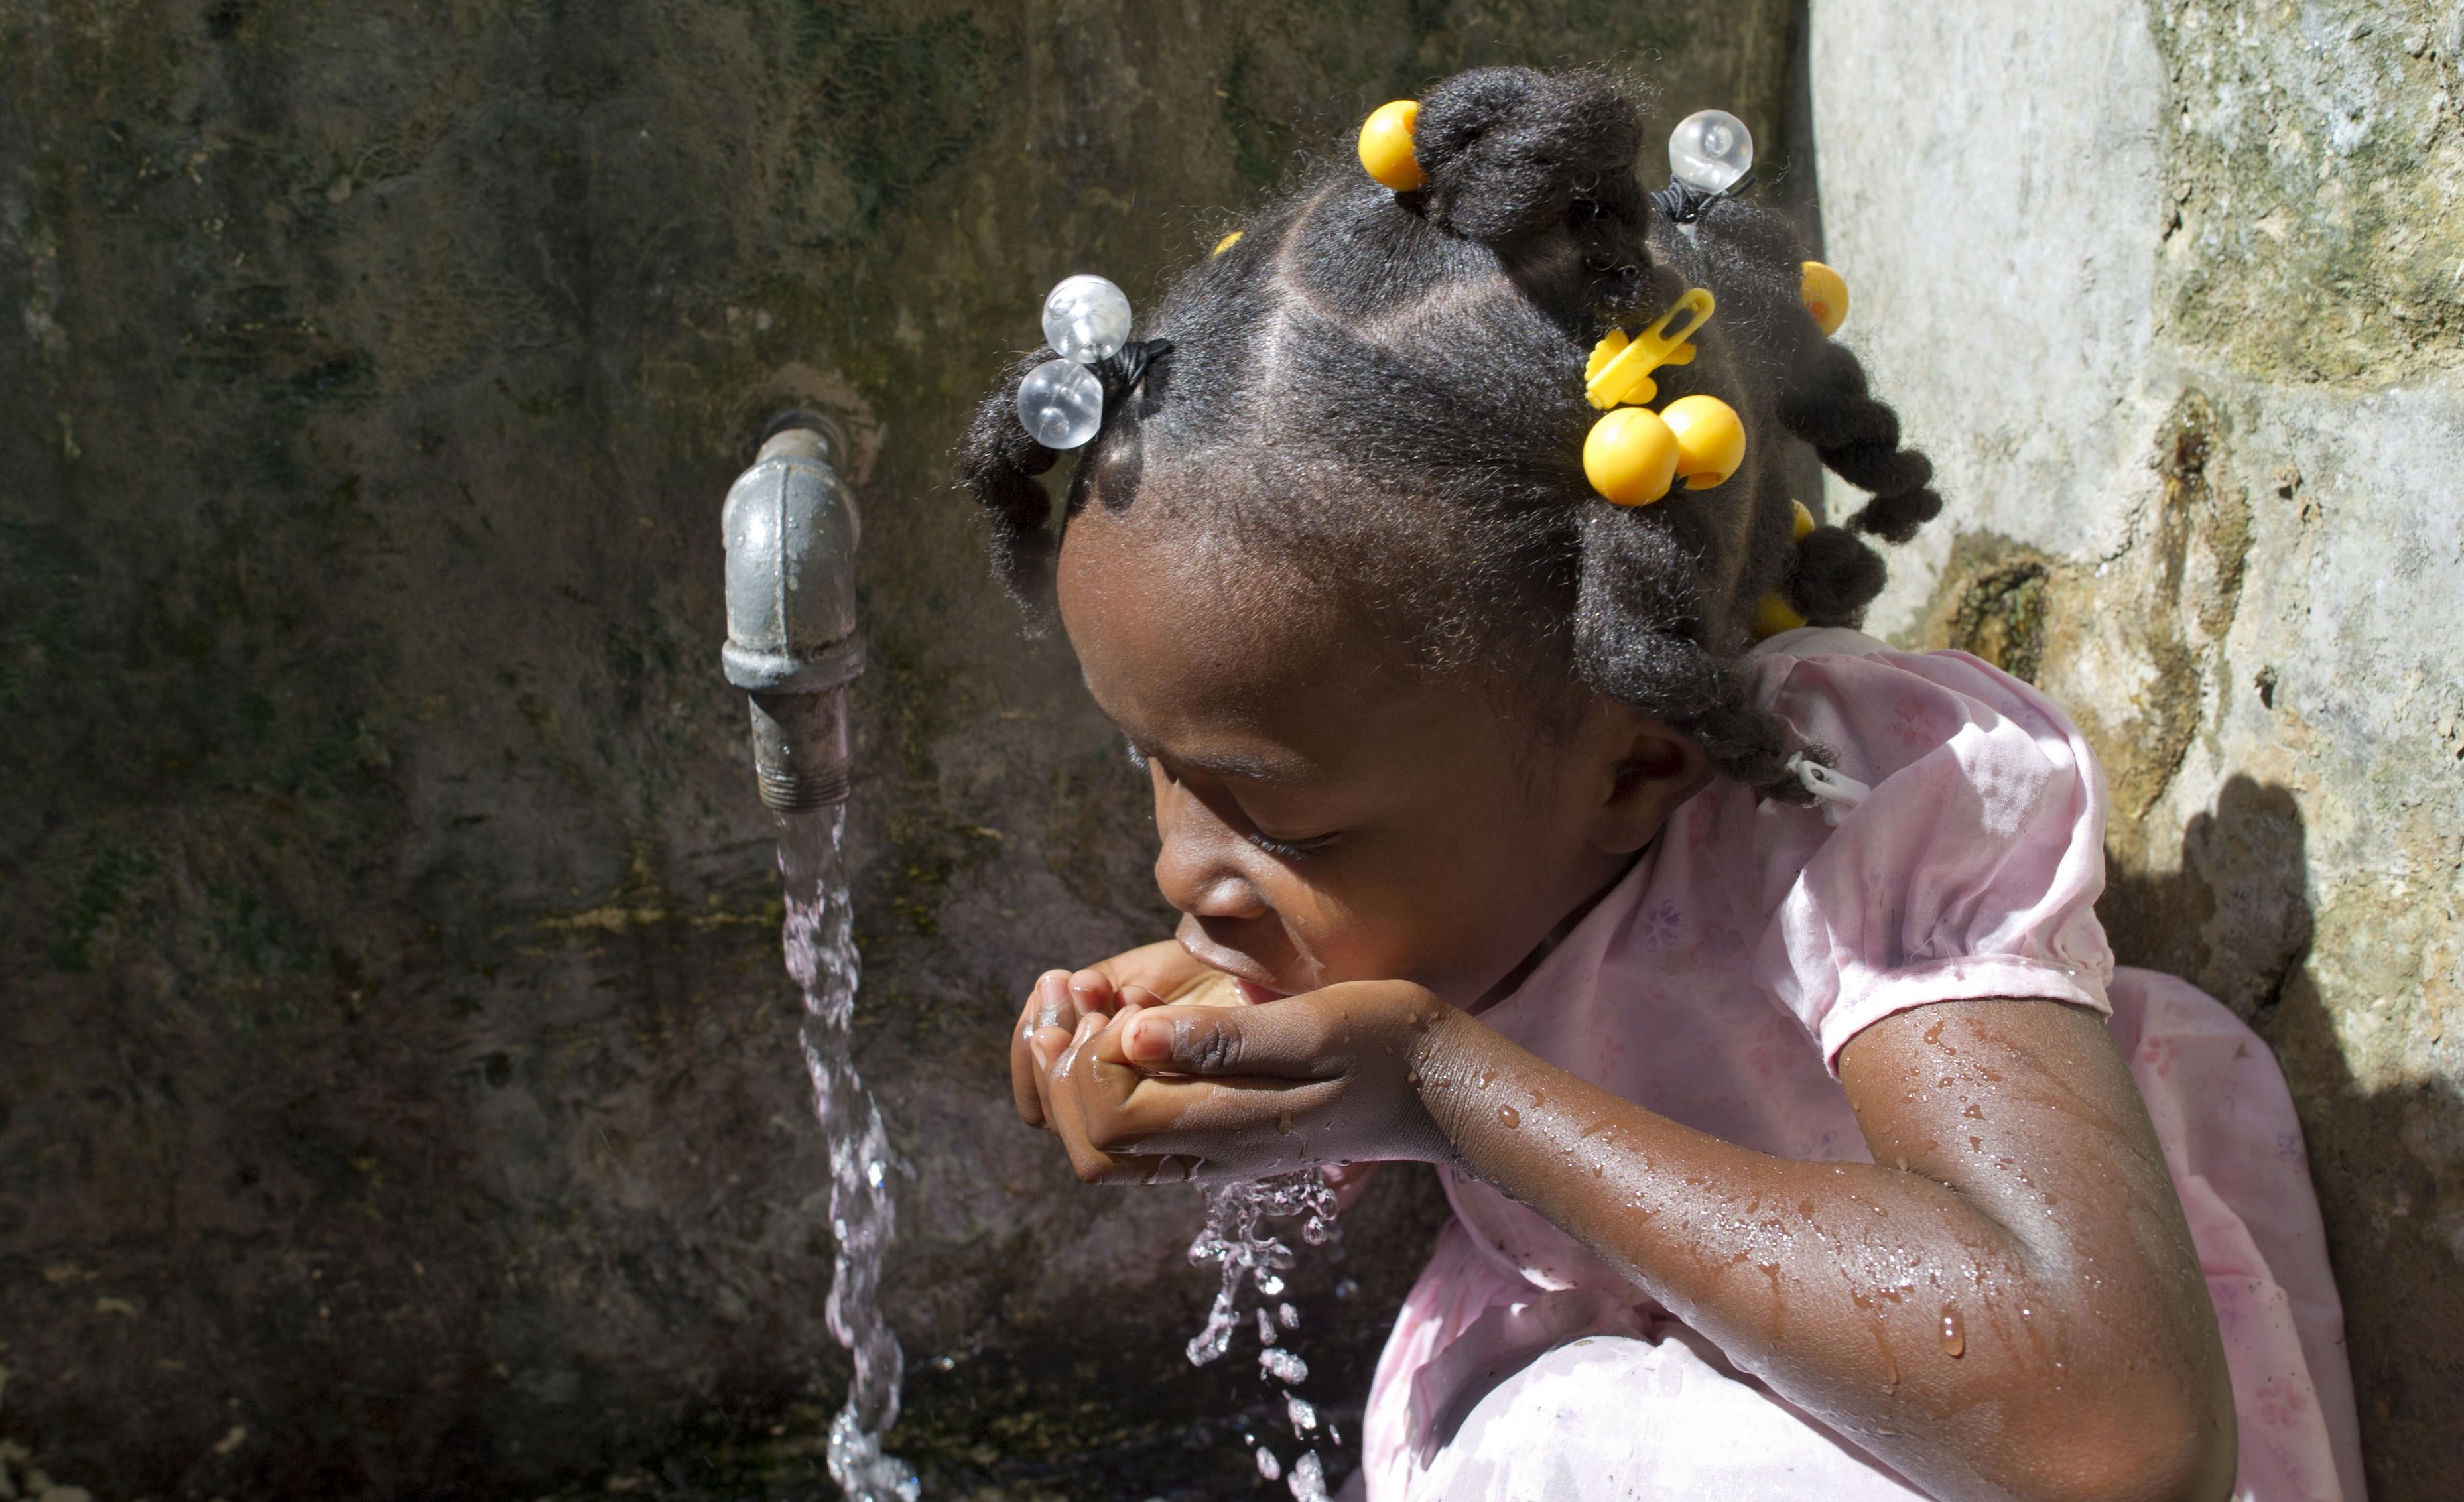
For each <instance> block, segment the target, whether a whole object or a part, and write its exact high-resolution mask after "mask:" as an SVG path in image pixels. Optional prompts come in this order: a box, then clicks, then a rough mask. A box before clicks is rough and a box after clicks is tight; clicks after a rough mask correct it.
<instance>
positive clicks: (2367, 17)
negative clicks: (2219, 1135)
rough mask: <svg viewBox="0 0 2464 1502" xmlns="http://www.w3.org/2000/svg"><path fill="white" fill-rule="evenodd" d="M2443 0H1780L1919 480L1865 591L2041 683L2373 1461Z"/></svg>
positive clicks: (2439, 608) (2388, 1234)
mask: <svg viewBox="0 0 2464 1502" xmlns="http://www.w3.org/2000/svg"><path fill="white" fill-rule="evenodd" d="M2459 25H2464V8H2459V7H2456V6H2453V5H2448V4H2441V5H2436V6H2431V5H2426V4H2395V5H2376V4H2372V5H2365V4H2340V3H2321V0H2311V3H2300V4H2295V3H2276V0H2253V3H2248V4H2236V3H2221V4H2219V3H2156V4H2144V5H2143V4H2141V3H2139V0H2096V3H2093V4H2087V5H2082V6H2079V7H2075V8H2073V10H2072V11H2068V12H2065V14H2064V15H2063V17H2062V21H2061V24H2060V25H2059V26H2046V25H2042V24H2039V21H2038V20H2037V19H2036V18H2032V17H2029V16H2026V15H2024V14H2022V13H2021V12H2019V11H2006V10H2003V9H2001V8H1994V7H1975V6H1964V5H1957V4H1952V3H1948V0H1943V3H1927V4H1917V5H1905V6H1896V7H1891V8H1887V9H1885V8H1883V7H1880V6H1876V5H1871V4H1864V3H1859V0H1816V3H1815V6H1814V8H1813V12H1812V27H1811V33H1810V34H1811V46H1812V58H1813V72H1814V93H1815V136H1816V141H1817V144H1818V147H1819V161H1820V169H1821V179H1822V200H1823V223H1824V229H1825V233H1826V235H1827V237H1828V240H1827V244H1828V248H1829V250H1830V258H1831V259H1833V260H1834V261H1835V262H1836V263H1837V264H1838V265H1839V266H1840V267H1841V268H1842V269H1843V270H1844V271H1845V272H1846V273H1847V276H1848V278H1849V281H1850V284H1851V286H1852V288H1853V289H1854V290H1855V292H1856V294H1857V296H1858V299H1859V301H1858V308H1857V313H1856V315H1855V316H1854V319H1853V321H1852V324H1851V326H1850V329H1849V331H1848V337H1849V339H1850V342H1851V343H1852V344H1854V345H1856V346H1857V347H1858V349H1859V352H1860V353H1861V354H1863V355H1864V357H1865V359H1866V360H1867V363H1868V366H1869V368H1870V369H1871V370H1872V372H1873V375H1874V380H1875V384H1876V387H1877V389H1878V391H1879V392H1880V393H1881V395H1883V396H1884V397H1885V398H1887V399H1889V400H1891V401H1893V402H1894V403H1897V404H1898V405H1899V406H1900V409H1901V412H1902V414H1903V418H1904V419H1905V421H1906V425H1907V428H1908V431H1909V434H1910V436H1911V438H1912V440H1913V441H1915V442H1916V443H1918V444H1919V445H1920V446H1924V447H1925V448H1926V449H1927V450H1928V451H1930V452H1931V453H1932V454H1933V455H1934V457H1935V459H1936V460H1937V462H1938V465H1939V467H1940V470H1941V475H1940V488H1941V490H1943V493H1944V495H1945V497H1946V500H1947V509H1946V512H1945V513H1944V515H1943V517H1942V519H1941V520H1940V521H1939V522H1938V523H1936V524H1935V526H1934V527H1933V528H1932V529H1930V530H1929V535H1927V536H1925V538H1923V539H1921V540H1920V542H1919V543H1918V544H1917V545H1915V546H1913V547H1911V548H1908V549H1905V550H1902V552H1901V553H1900V554H1899V555H1898V556H1897V557H1896V558H1895V560H1894V571H1895V577H1894V580H1893V583H1892V586H1891V589H1890V590H1889V592H1888V593H1887V594H1886V595H1885V597H1884V599H1883V600H1882V601H1881V603H1880V604H1879V605H1878V607H1877V610H1876V613H1875V617H1874V622H1875V624H1876V626H1877V627H1878V628H1879V629H1881V630H1882V631H1884V632H1885V633H1887V634H1889V635H1891V636H1893V637H1894V638H1896V639H1897V640H1899V641H1901V642H1905V643H1907V644H1911V645H1926V646H1935V645H1953V646H1960V647H1965V648H1967V649H1969V650H1971V651H1975V652H1977V653H1978V654H1979V655H1981V656H1984V657H1986V658H1988V659H1989V660H1991V661H1993V662H1996V663H1998V664H2002V665H2004V666H2005V667H2007V668H2010V669H2011V670H2013V671H2014V672H2018V673H2020V674H2021V675H2022V676H2026V677H2029V678H2031V679H2033V680H2034V681H2035V682H2037V683H2039V684H2042V685H2044V686H2047V687H2048V688H2049V689H2051V690H2053V691H2054V693H2055V694H2056V695H2057V697H2058V698H2060V699H2061V700H2063V701H2064V702H2065V703H2066V704H2067V705H2068V706H2069V707H2071V709H2072V711H2073V713H2074V714H2075V716H2076V717H2077V718H2078V720H2079V723H2080V726H2081V728H2082V729H2083V730H2085V731H2086V733H2087V734H2088V737H2089V739H2090V740H2091V742H2092V743H2093V744H2094V745H2095V747H2096V749H2097V751H2098V754H2099V757H2100V759H2101V762H2102V764H2103V767H2104V771H2105V773H2106V777H2107V781H2108V784H2109V786H2110V788H2111V790H2112V793H2113V817H2112V822H2111V825H2110V827H2109V829H2108V832H2107V846H2106V857H2107V863H2108V875H2109V889H2108V893H2107V896H2106V899H2105V901H2104V902H2103V903H2101V905H2100V909H2099V910H2100V913H2101V915H2102V916H2103V918H2104V920H2105V924H2106V926H2107V929H2108V930H2109V932H2110V933H2111V934H2112V936H2113V939H2114V942H2115V947H2116V949H2117V951H2118V952H2119V953H2120V954H2121V956H2122V957H2123V959H2124V960H2126V961H2130V962H2133V963H2139V964H2145V965H2152V966H2156V967H2159V968H2162V969H2169V970H2172V971H2174V972H2175V973H2179V974H2182V975H2185V976H2187V977H2189V979H2191V980H2193V981H2196V982H2197V983H2199V984H2200V985H2202V986H2204V987H2206V988H2207V989H2208V990H2211V991H2212V992H2213V993H2215V994H2216V995H2218V996H2219V997H2221V998H2222V999H2224V1000H2225V1001H2226V1002H2227V1003H2228V1004H2229V1005H2231V1006H2232V1007H2233V1009H2234V1011H2235V1012H2238V1013H2239V1014H2241V1015H2242V1016H2243V1017H2245V1018H2247V1019H2249V1020H2250V1021H2252V1022H2253V1024H2254V1025H2255V1027H2256V1028H2257V1030H2258V1032H2259V1034H2260V1035H2261V1036H2262V1037H2264V1038H2265V1039H2266V1040H2267V1041H2268V1042H2269V1043H2270V1044H2271V1045H2272V1046H2273V1047H2274V1048H2275V1049H2276V1050H2277V1056H2278V1057H2279V1059H2280V1060H2281V1061H2282V1063H2283V1066H2284V1070H2285V1074H2286V1078H2287V1079H2288V1081H2289V1083H2290V1084H2291V1085H2292V1088H2293V1091H2294V1094H2295V1097H2296V1099H2297V1103H2298V1104H2299V1109H2300V1111H2301V1115H2302V1121H2303V1126H2304V1129H2305V1132H2306V1135H2307V1149H2308V1152H2309V1154H2310V1162H2311V1166H2312V1176H2313V1180H2314V1182H2315V1183H2316V1184H2317V1186H2318V1188H2319V1193H2320V1201H2321V1208H2322V1210H2323V1212H2324V1214H2325V1216H2326V1220H2327V1230H2328V1238H2329V1244H2330V1250H2331V1252H2332V1253H2333V1255H2334V1257H2335V1260H2336V1267H2337V1271H2338V1276H2339V1280H2340V1283H2341V1285H2342V1288H2343V1295H2344V1300H2345V1308H2346V1315H2347V1324H2348V1332H2349V1343H2350V1350H2351V1357H2352V1369H2353V1374H2354V1377H2355V1380H2356V1382H2357V1384H2358V1388H2359V1400H2360V1402H2359V1406H2360V1416H2361V1419H2362V1423H2363V1430H2364V1445H2365V1452H2366V1460H2367V1470H2368V1476H2369V1485H2370V1490H2371V1493H2372V1494H2373V1495H2375V1496H2379V1497H2383V1498H2386V1497H2394V1498H2409V1497H2420V1498H2429V1497H2433V1496H2445V1495H2447V1494H2449V1492H2451V1491H2453V1478H2454V1476H2455V1475H2456V1474H2457V1473H2458V1471H2459V1469H2464V1435H2459V1431H2458V1430H2457V1429H2456V1428H2455V1426H2454V1425H2453V1414H2454V1413H2455V1412H2456V1411H2457V1409H2458V1407H2459V1405H2464V1360H2459V1358H2458V1357H2457V1355H2456V1341H2455V1339H2454V1337H2455V1334H2456V1332H2457V1331H2458V1330H2464V1294H2459V1292H2458V1291H2459V1289H2464V1039H2458V1038H2457V1037H2455V1036H2453V1034H2451V1031H2450V1030H2449V1028H2448V1026H2447V1024H2448V1022H2449V1020H2450V1019H2451V1017H2452V1016H2453V1014H2454V1013H2455V1012H2456V1009H2457V1007H2458V1005H2459V1001H2464V938H2459V935H2464V923H2459V913H2458V908H2459V905H2464V684H2459V678H2464V674H2459V671H2458V664H2464V625H2459V621H2464V521H2459V518H2458V513H2457V510H2456V508H2455V506H2454V504H2453V497H2454V495H2455V494H2457V493H2458V492H2459V490H2464V369H2459V367H2464V359H2459V355H2464V322H2459V316H2464V239H2459V231H2458V229H2457V224H2458V220H2457V219H2456V216H2455V215H2454V214H2453V212H2451V210H2450V205H2451V203H2452V201H2453V196H2454V193H2455V191H2456V186H2457V183H2458V175H2457V173H2458V164H2459V163H2464V145H2459V143H2458V117H2457V102H2456V100H2457V95H2456V90H2455V80H2456V76H2457V67H2458V59H2459V58H2464V31H2459ZM1884 78H1888V79H1889V80H1890V81H1891V84H1892V87H1889V88H1882V87H1880V86H1878V80H1881V79H1884ZM1912 141H1914V142H1917V143H1918V145H1919V149H1917V150H1915V151H1911V150H1910V149H1909V145H1910V142H1912ZM1834 501H1835V503H1850V502H1852V501H1853V498H1852V497H1850V496H1847V495H1845V494H1840V495H1836V496H1835V497H1834Z"/></svg>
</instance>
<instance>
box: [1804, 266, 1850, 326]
mask: <svg viewBox="0 0 2464 1502" xmlns="http://www.w3.org/2000/svg"><path fill="white" fill-rule="evenodd" d="M1796 295H1797V297H1798V298H1799V299H1800V300H1802V301H1803V302H1804V304H1805V311H1806V312H1808V313H1810V314H1812V315H1814V321H1815V326H1816V327H1818V328H1820V329H1821V330H1822V334H1823V337H1826V338H1828V337H1831V336H1832V335H1834V334H1837V333H1838V332H1839V325H1841V324H1843V323H1845V322H1847V321H1848V281H1847V278H1846V277H1843V276H1841V275H1840V274H1839V273H1838V272H1835V271H1833V270H1832V269H1831V268H1830V267H1828V266H1825V265H1823V264H1822V263H1821V262H1820V261H1808V262H1806V263H1805V276H1804V279H1803V280H1802V281H1800V282H1798V283H1797V286H1796Z"/></svg>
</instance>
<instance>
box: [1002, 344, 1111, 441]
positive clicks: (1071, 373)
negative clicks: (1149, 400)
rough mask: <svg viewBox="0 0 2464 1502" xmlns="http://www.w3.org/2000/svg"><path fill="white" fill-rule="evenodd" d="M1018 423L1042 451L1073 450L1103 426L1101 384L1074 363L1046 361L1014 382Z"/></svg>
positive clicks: (1089, 372)
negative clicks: (1051, 449)
mask: <svg viewBox="0 0 2464 1502" xmlns="http://www.w3.org/2000/svg"><path fill="white" fill-rule="evenodd" d="M1018 420H1019V421H1020V422H1021V423H1023V424H1026V430H1027V432H1029V433H1030V434H1032V435H1034V438H1035V441H1036V442H1037V443H1039V444H1042V445H1043V446H1045V447H1046V448H1075V447H1077V446H1080V445H1081V444H1084V443H1085V442H1087V440H1089V439H1090V438H1092V437H1094V436H1095V429H1097V428H1098V427H1101V426H1103V425H1104V383H1103V382H1102V381H1097V380H1096V379H1095V373H1094V372H1093V371H1091V370H1089V369H1088V368H1087V367H1086V366H1084V365H1081V364H1079V363H1078V362H1077V361H1075V360H1069V359H1047V360H1045V362H1044V363H1043V364H1041V365H1038V366H1036V367H1035V368H1034V369H1033V370H1030V371H1028V372H1027V373H1026V379H1025V380H1024V381H1020V382H1019V383H1018Z"/></svg>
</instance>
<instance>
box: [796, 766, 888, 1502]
mask: <svg viewBox="0 0 2464 1502" xmlns="http://www.w3.org/2000/svg"><path fill="white" fill-rule="evenodd" d="M779 825H780V832H779V872H780V875H781V876H782V877H783V878H784V879H785V881H786V892H787V921H786V924H785V926H784V934H783V938H784V941H785V946H786V951H787V973H788V975H789V976H791V977H792V978H793V979H794V980H795V982H796V985H797V986H798V988H799V989H801V990H803V993H804V1030H803V1047H804V1069H805V1072H806V1073H807V1074H809V1075H811V1076H812V1079H813V1114H814V1115H815V1116H816V1117H818V1118H819V1119H820V1121H821V1123H822V1135H823V1137H824V1138H825V1140H826V1141H827V1142H828V1143H829V1148H830V1232H831V1234H832V1235H833V1236H835V1237H836V1238H837V1240H838V1259H837V1266H836V1268H835V1269H834V1271H833V1275H832V1277H831V1281H830V1297H829V1304H828V1306H827V1309H826V1313H827V1315H828V1317H829V1326H830V1334H831V1335H832V1336H834V1337H836V1338H837V1339H838V1342H839V1344H841V1345H843V1346H846V1347H847V1355H848V1356H849V1357H850V1358H851V1359H852V1360H853V1361H854V1363H855V1375H854V1378H853V1379H852V1380H851V1381H850V1382H848V1384H847V1406H845V1407H844V1408H841V1409H840V1410H839V1415H838V1417H837V1418H836V1419H834V1420H832V1421H831V1423H830V1439H829V1449H828V1461H829V1469H830V1479H831V1480H832V1481H835V1482H837V1483H838V1484H839V1490H840V1491H844V1492H846V1493H847V1499H848V1502H915V1499H916V1498H917V1497H918V1496H919V1495H921V1494H922V1488H921V1485H920V1484H919V1483H918V1482H917V1480H916V1479H915V1471H914V1469H913V1468H912V1467H910V1466H909V1465H908V1464H907V1463H906V1462H905V1461H902V1460H900V1459H898V1458H897V1457H896V1456H894V1455H891V1454H887V1453H885V1452H884V1451H883V1449H882V1448H881V1446H882V1436H883V1435H884V1434H886V1433H888V1432H889V1430H890V1427H891V1425H893V1424H896V1423H897V1422H898V1385H899V1382H900V1380H901V1379H902V1377H903V1376H904V1375H905V1358H904V1356H903V1355H902V1354H901V1353H900V1351H899V1349H898V1337H897V1336H895V1335H893V1334H892V1333H891V1329H890V1325H889V1322H888V1321H887V1320H885V1319H884V1318H883V1317H882V1315H881V1305H880V1302H879V1294H880V1290H881V1264H882V1258H883V1255H884V1253H886V1252H888V1251H889V1249H890V1238H891V1234H892V1232H893V1231H894V1230H895V1229H896V1226H897V1218H898V1208H897V1205H896V1203H895V1202H894V1201H892V1200H891V1195H890V1180H891V1175H892V1174H893V1173H894V1172H895V1171H896V1169H897V1159H896V1157H895V1156H893V1155H892V1154H891V1150H890V1134H889V1132H888V1131H887V1130H886V1129H885V1128H884V1127H883V1125H882V1121H881V1107H880V1106H879V1105H877V1104H875V1103H874V1101H873V1099H872V1092H870V1091H869V1090H867V1089H866V1088H865V1087H864V1080H863V1079H862V1078H859V1077H858V1076H857V1074H856V1072H855V1057H854V1036H853V1024H854V1020H855V988H856V975H857V966H858V961H857V957H856V950H855V932H854V909H853V906H852V904H851V903H850V901H849V894H848V892H847V864H846V860H845V857H844V856H843V855H842V854H841V851H840V848H839V841H840V838H841V836H842V835H843V834H844V833H845V831H846V828H847V811H846V810H845V809H844V808H836V809H828V810H825V811H822V812H820V813H815V814H803V815H792V814H791V815H781V816H780V819H779Z"/></svg>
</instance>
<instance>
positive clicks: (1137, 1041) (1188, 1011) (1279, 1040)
mask: <svg viewBox="0 0 2464 1502" xmlns="http://www.w3.org/2000/svg"><path fill="white" fill-rule="evenodd" d="M1339 989H1340V988H1331V989H1330V990H1329V991H1318V992H1313V993H1311V994H1310V995H1309V997H1306V998H1303V997H1286V998H1285V999H1283V1000H1281V1001H1270V1002H1266V1003H1265V1004H1263V1005H1260V1006H1255V1007H1238V1008H1233V1007H1158V1008H1152V1009H1149V1010H1147V1011H1145V1012H1141V1013H1140V1014H1139V1015H1138V1016H1137V1018H1136V1019H1135V1020H1134V1021H1133V1023H1132V1024H1131V1025H1130V1026H1128V1027H1126V1028H1124V1029H1122V1030H1121V1042H1120V1049H1121V1061H1122V1062H1124V1063H1127V1064H1130V1065H1133V1066H1134V1067H1136V1068H1139V1069H1145V1070H1169V1071H1171V1072H1173V1073H1175V1074H1182V1075H1199V1076H1204V1077H1211V1078H1225V1077H1231V1076H1242V1075H1248V1076H1264V1077H1265V1078H1279V1079H1327V1078H1333V1077H1335V1076H1337V1075H1340V1074H1343V1073H1344V1072H1345V1071H1346V1070H1347V1069H1348V1068H1349V1067H1350V1053H1351V1050H1350V1048H1349V1046H1348V1045H1346V1044H1344V1043H1343V1042H1342V1041H1340V1040H1339V1039H1338V1038H1337V1037H1336V1035H1335V1034H1336V1028H1337V1024H1338V1021H1339V1012H1338V1009H1337V1008H1335V1007H1333V1006H1331V1005H1327V1004H1325V1003H1322V1002H1321V1001H1320V1000H1319V998H1320V997H1325V996H1328V995H1330V994H1331V990H1339Z"/></svg>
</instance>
